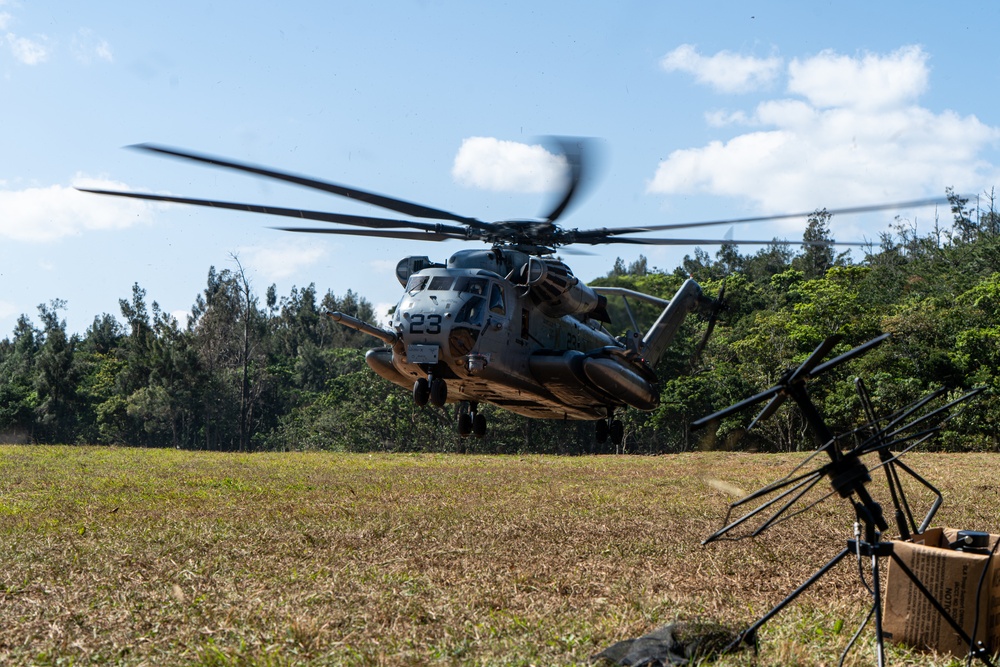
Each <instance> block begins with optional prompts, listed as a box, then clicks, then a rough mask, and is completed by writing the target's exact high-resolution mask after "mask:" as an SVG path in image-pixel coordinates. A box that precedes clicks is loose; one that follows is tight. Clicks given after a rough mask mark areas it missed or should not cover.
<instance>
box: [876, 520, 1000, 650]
mask: <svg viewBox="0 0 1000 667" xmlns="http://www.w3.org/2000/svg"><path fill="white" fill-rule="evenodd" d="M957 539H958V531H957V530H955V529H952V528H931V529H929V530H927V531H926V532H924V533H923V534H922V535H915V536H914V537H913V539H912V540H911V541H908V542H893V550H894V551H895V553H896V555H897V556H899V558H900V560H902V561H903V562H904V563H905V564H906V566H907V567H909V568H910V569H911V570H912V571H913V573H914V574H915V575H917V577H918V578H919V579H920V581H921V583H923V585H924V586H926V587H927V590H929V591H930V592H931V594H932V595H934V597H935V598H937V600H938V602H940V603H941V606H942V607H944V609H945V610H946V611H947V612H948V613H949V614H950V615H951V617H952V618H954V619H955V621H956V622H957V623H958V625H959V626H961V627H962V629H964V630H965V632H966V633H967V634H969V635H970V636H971V635H972V630H973V627H972V626H973V624H974V623H975V622H976V590H977V588H978V587H979V581H980V577H982V575H983V569H984V568H985V567H986V565H987V561H990V562H989V572H987V575H986V579H985V580H984V581H983V587H982V593H981V594H980V596H979V622H978V626H977V630H976V634H975V638H976V639H977V640H979V641H982V642H983V643H985V644H986V646H987V648H988V649H989V650H990V651H991V652H993V651H997V650H998V649H1000V553H997V554H996V555H995V556H994V557H993V559H992V560H990V558H989V556H987V555H981V554H975V553H966V552H962V551H955V550H953V549H949V548H948V545H949V544H951V543H952V542H954V541H955V540H957ZM998 539H1000V536H997V535H990V544H989V547H990V548H992V547H993V545H994V544H996V542H997V540H998ZM884 605H885V610H884V615H883V623H882V627H883V629H884V630H885V637H886V639H891V640H892V641H894V642H903V643H906V644H909V645H910V646H914V647H917V648H926V649H933V650H935V651H939V652H941V653H951V654H952V655H954V656H957V657H965V655H966V654H967V653H968V650H969V645H968V643H967V642H965V641H964V640H962V638H961V636H960V635H959V634H958V633H957V632H956V631H955V629H954V628H953V627H952V626H951V625H950V624H949V623H948V622H947V621H946V620H945V619H944V617H942V615H941V614H940V613H938V611H937V610H936V609H935V608H934V607H933V606H932V605H931V603H930V602H929V601H928V600H927V598H926V597H924V595H923V594H922V593H921V592H920V591H919V590H918V589H917V587H916V586H914V585H913V583H912V582H911V581H910V579H909V577H907V576H906V575H905V574H903V571H902V570H901V569H900V568H899V567H898V566H897V565H896V564H895V563H893V562H892V559H889V571H888V574H887V575H886V594H885V599H884Z"/></svg>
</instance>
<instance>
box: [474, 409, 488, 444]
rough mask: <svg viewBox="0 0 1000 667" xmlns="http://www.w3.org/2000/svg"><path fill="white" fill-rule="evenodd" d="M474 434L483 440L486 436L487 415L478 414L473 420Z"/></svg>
mask: <svg viewBox="0 0 1000 667" xmlns="http://www.w3.org/2000/svg"><path fill="white" fill-rule="evenodd" d="M472 434H473V435H474V436H476V437H477V438H482V437H483V436H485V435H486V416H485V415H481V414H479V413H478V412H477V413H476V416H475V417H473V418H472Z"/></svg>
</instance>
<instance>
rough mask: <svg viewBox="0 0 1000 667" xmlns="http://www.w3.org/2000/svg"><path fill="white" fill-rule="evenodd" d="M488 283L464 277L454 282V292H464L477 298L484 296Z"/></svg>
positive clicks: (484, 280)
mask: <svg viewBox="0 0 1000 667" xmlns="http://www.w3.org/2000/svg"><path fill="white" fill-rule="evenodd" d="M487 284H488V281H487V280H486V278H473V277H470V276H464V277H462V278H459V279H458V280H456V281H455V291H456V292H464V293H466V294H476V295H478V296H485V295H486V286H487Z"/></svg>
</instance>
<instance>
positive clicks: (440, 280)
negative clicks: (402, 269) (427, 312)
mask: <svg viewBox="0 0 1000 667" xmlns="http://www.w3.org/2000/svg"><path fill="white" fill-rule="evenodd" d="M453 282H455V279H454V278H452V277H451V276H434V277H433V278H431V284H430V285H428V286H427V289H428V290H434V291H443V290H450V289H451V284H452V283H453Z"/></svg>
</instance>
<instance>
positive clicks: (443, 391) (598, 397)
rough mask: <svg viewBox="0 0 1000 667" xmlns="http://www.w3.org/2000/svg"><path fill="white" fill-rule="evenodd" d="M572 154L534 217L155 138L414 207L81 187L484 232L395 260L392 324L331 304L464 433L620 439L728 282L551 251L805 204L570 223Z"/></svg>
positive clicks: (236, 166)
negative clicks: (625, 277) (622, 325)
mask: <svg viewBox="0 0 1000 667" xmlns="http://www.w3.org/2000/svg"><path fill="white" fill-rule="evenodd" d="M549 141H551V142H554V143H555V144H556V145H557V147H558V149H559V151H560V152H561V154H562V155H563V156H564V158H565V162H566V165H567V167H568V169H567V171H568V173H567V178H566V182H565V187H564V189H563V191H562V193H561V196H559V197H558V199H557V200H556V202H555V206H554V207H553V208H552V209H551V210H550V211H549V212H548V213H547V214H545V215H544V216H542V217H540V218H535V219H513V220H500V221H495V222H487V221H483V220H479V219H477V218H473V217H467V216H462V215H458V214H455V213H451V212H449V211H445V210H442V209H437V208H432V207H429V206H424V205H422V204H417V203H413V202H408V201H404V200H401V199H397V198H394V197H389V196H386V195H381V194H377V193H374V192H369V191H366V190H360V189H357V188H353V187H349V186H345V185H340V184H337V183H332V182H329V181H324V180H318V179H314V178H310V177H306V176H302V175H298V174H294V173H290V172H284V171H278V170H274V169H270V168H266V167H262V166H258V165H253V164H248V163H242V162H237V161H233V160H229V159H225V158H221V157H215V156H211V155H206V154H201V153H195V152H191V151H187V150H182V149H178V148H172V147H168V146H162V145H157V144H138V145H136V146H132V147H131V148H135V149H137V150H141V151H144V152H148V153H152V154H155V155H160V156H166V157H171V158H177V159H181V160H186V161H191V162H196V163H201V164H204V165H209V166H213V167H217V168H222V169H229V170H234V171H238V172H243V173H247V174H252V175H255V176H258V177H263V178H268V179H273V180H278V181H283V182H286V183H292V184H296V185H299V186H302V187H305V188H309V189H313V190H319V191H323V192H326V193H329V194H333V195H337V196H341V197H345V198H348V199H352V200H355V201H358V202H362V203H365V204H369V205H372V206H375V207H379V208H382V209H386V210H389V211H394V212H396V213H401V214H403V215H405V216H408V218H406V219H392V218H384V217H373V216H365V215H353V214H343V213H332V212H326V211H313V210H303V209H295V208H283V207H275V206H265V205H257V204H247V203H238V202H227V201H219V200H209V199H193V198H187V197H175V196H169V195H157V194H150V193H143V192H131V191H118V190H101V189H91V188H78V189H79V190H81V191H83V192H89V193H94V194H100V195H108V196H115V197H128V198H133V199H142V200H149V201H157V202H168V203H178V204H188V205H194V206H206V207H212V208H222V209H229V210H236V211H245V212H250V213H259V214H265V215H272V216H283V217H290V218H297V219H302V220H310V221H316V222H324V223H332V224H336V225H346V226H348V227H355V229H350V228H343V227H328V228H324V227H301V226H283V227H276V229H279V230H283V231H288V232H295V233H310V234H316V233H319V234H337V235H345V236H368V237H377V238H387V239H401V240H408V241H410V240H412V241H432V242H441V241H449V240H460V241H479V242H483V243H485V244H487V246H488V247H486V248H475V249H472V248H465V249H462V250H459V251H457V252H455V253H453V254H452V255H451V256H450V257H449V258H448V259H447V261H446V262H435V261H432V260H431V259H430V258H429V257H427V256H423V255H420V256H409V257H405V258H403V259H402V260H400V262H399V263H398V264H397V266H396V271H395V274H396V278H397V279H398V281H399V283H400V285H401V286H402V287H403V295H402V297H401V298H400V300H399V302H398V304H397V306H396V308H395V310H394V312H393V314H392V319H391V322H390V323H389V325H388V327H380V326H376V325H374V324H371V323H368V322H364V321H361V320H359V319H357V318H354V317H351V316H349V315H346V314H343V313H337V312H333V313H329V316H330V317H331V318H332V319H333V320H334V321H336V322H338V323H340V324H341V325H343V326H346V327H349V328H351V329H354V330H357V331H360V332H363V333H365V334H368V335H370V336H372V337H374V338H376V339H378V340H379V341H381V342H382V343H383V345H381V346H379V347H375V348H372V349H370V350H369V351H368V352H367V353H366V355H365V361H366V363H367V365H368V366H369V367H370V368H371V370H372V371H374V372H375V373H376V374H377V375H379V376H380V377H382V378H384V379H385V380H388V381H389V382H392V383H393V384H396V385H399V386H400V387H403V388H404V389H407V390H409V391H412V394H413V401H414V403H416V404H417V405H418V406H424V405H427V404H430V405H432V406H443V405H445V404H449V403H457V404H458V409H457V431H458V434H459V435H460V436H462V437H467V436H469V435H474V436H476V437H483V436H485V435H486V432H487V422H486V416H485V415H484V414H483V413H482V412H481V411H480V409H479V407H480V405H481V404H483V403H489V404H493V405H495V406H497V407H500V408H502V409H504V410H508V411H510V412H513V413H516V414H519V415H523V416H525V417H529V418H538V419H558V420H586V421H592V422H594V424H595V427H594V434H595V439H596V441H597V442H598V443H599V444H603V443H605V442H607V441H608V440H610V441H611V443H612V444H614V445H620V444H621V443H622V441H623V438H624V426H623V423H622V421H621V420H620V419H618V418H617V417H616V413H619V411H621V410H624V409H626V408H629V407H631V408H636V409H638V410H643V411H650V410H653V409H655V408H656V407H657V405H658V404H659V378H658V376H657V373H656V370H655V369H656V366H657V362H658V361H659V360H660V359H661V357H662V356H663V354H664V353H665V351H666V350H667V349H668V347H669V346H670V344H671V342H672V341H673V339H674V337H675V336H676V334H677V331H678V329H679V328H680V326H681V324H682V323H683V322H684V320H685V318H686V317H687V316H688V315H689V314H691V313H694V312H701V313H704V314H705V315H706V316H707V318H708V326H707V328H706V332H705V338H704V339H703V340H702V342H701V344H700V345H699V349H700V348H701V347H703V346H704V342H705V340H707V336H708V335H709V334H710V333H711V331H712V328H713V327H714V325H715V320H716V317H717V316H718V314H719V312H720V310H722V308H723V306H724V303H725V301H724V295H723V294H722V293H721V292H722V290H720V294H719V295H718V296H717V298H715V299H712V298H709V297H707V296H706V295H704V294H703V293H702V290H701V287H700V286H699V285H698V283H697V282H696V281H695V280H694V279H693V278H689V279H687V280H686V281H685V282H684V283H683V284H682V285H681V287H680V289H679V290H678V291H677V292H676V293H675V294H674V296H673V298H672V299H670V300H666V299H661V298H659V297H655V296H652V295H648V294H642V293H640V292H636V291H633V290H626V289H623V288H608V287H590V286H588V285H586V284H585V283H584V282H582V281H581V280H580V279H579V278H577V277H576V276H574V275H573V272H572V270H571V269H570V267H569V266H568V265H567V264H565V263H564V262H563V261H562V260H561V259H560V258H559V257H558V255H557V252H558V249H560V248H565V247H567V246H571V245H606V244H633V245H635V244H639V245H688V246H690V245H722V244H739V243H745V244H760V245H767V244H770V243H773V242H774V241H773V240H769V241H761V240H755V241H734V240H731V239H722V240H717V239H690V238H689V239H677V238H649V237H643V236H636V235H637V234H643V233H648V232H654V231H663V230H675V229H686V228H694V227H702V226H709V225H723V224H728V225H732V224H736V223H742V222H758V221H764V220H775V219H783V218H797V217H802V218H805V217H807V216H809V215H811V213H797V214H785V215H779V216H764V217H753V218H740V219H732V220H715V221H706V222H690V223H677V224H660V225H643V226H632V227H617V228H596V229H585V230H580V229H569V228H563V227H561V226H559V225H558V224H557V220H559V219H560V218H561V217H562V216H563V214H564V213H566V211H567V210H569V208H570V207H571V205H572V204H574V203H575V200H576V199H577V197H578V195H579V193H580V191H581V185H582V184H583V182H584V176H585V175H587V170H588V166H587V165H588V162H587V155H588V154H589V153H588V150H590V149H589V148H588V146H589V145H590V141H589V140H586V139H581V138H566V137H557V138H550V139H549ZM942 201H944V200H941V199H926V200H919V201H911V202H902V203H898V204H881V205H876V206H862V207H854V208H850V209H839V210H833V211H829V213H831V214H833V213H858V212H864V211H874V210H884V209H892V208H901V207H904V206H924V205H931V204H937V203H941V202H942ZM803 243H804V244H810V243H811V244H814V245H834V244H836V245H866V244H862V243H852V242H833V241H812V242H810V241H804V242H803ZM608 297H621V298H623V299H624V303H625V309H626V312H627V313H628V316H629V318H630V323H631V324H632V326H633V327H634V328H633V329H631V330H628V331H627V332H626V333H625V334H624V335H622V336H615V335H613V334H612V333H611V332H610V331H609V330H608V329H607V328H606V326H605V325H607V324H609V321H610V317H609V315H608ZM630 298H631V299H634V300H637V301H642V302H645V303H649V304H652V305H653V306H656V307H658V308H660V309H662V310H661V312H660V315H659V317H658V318H657V319H656V321H655V322H654V323H653V324H652V326H650V327H649V328H648V330H647V331H645V332H641V331H640V330H639V329H640V328H639V326H638V325H637V324H636V322H635V317H634V316H633V314H632V310H631V308H630V306H629V303H628V299H630Z"/></svg>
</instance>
